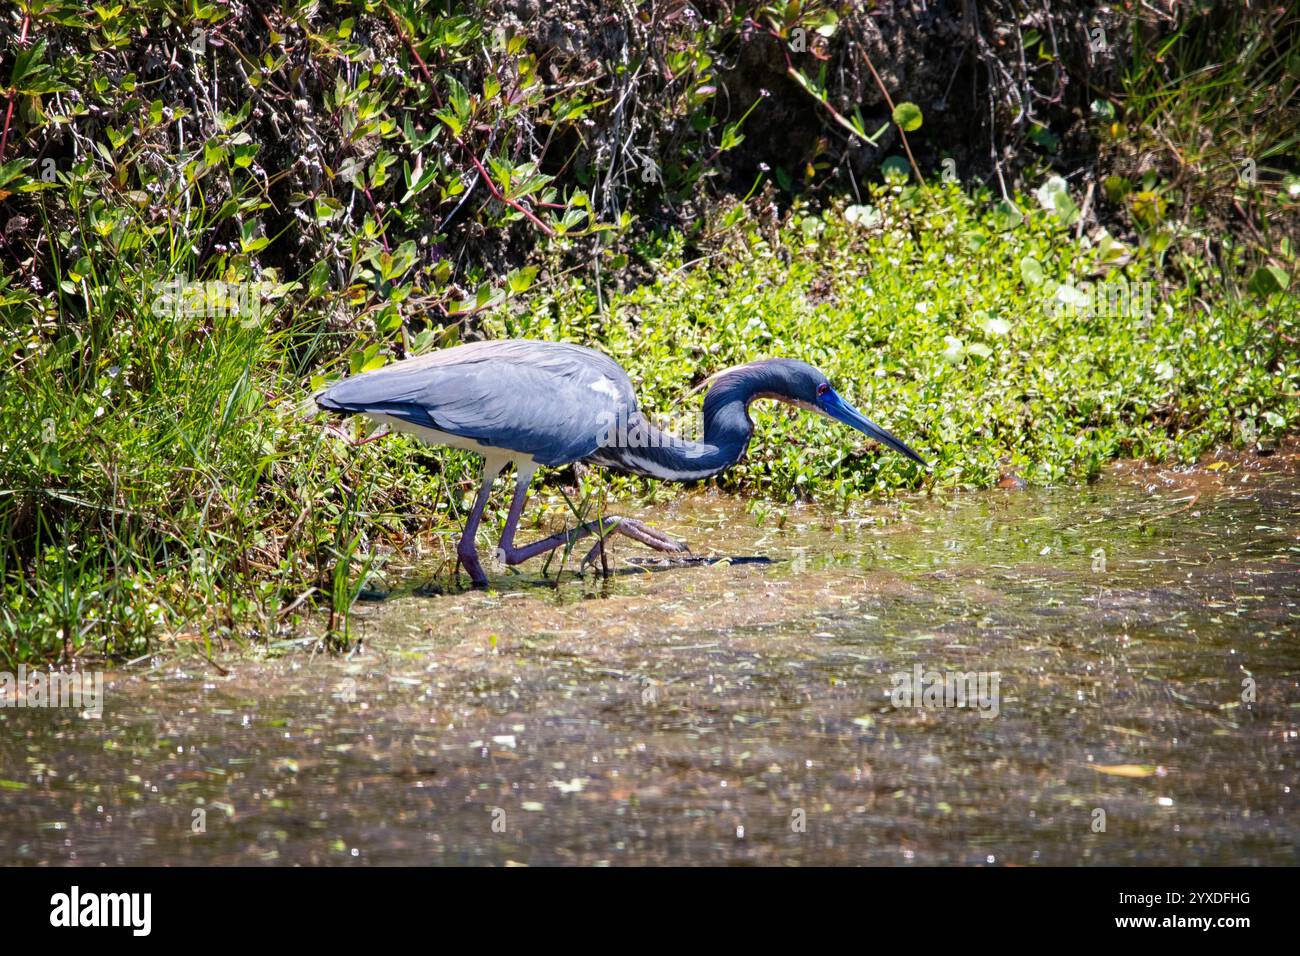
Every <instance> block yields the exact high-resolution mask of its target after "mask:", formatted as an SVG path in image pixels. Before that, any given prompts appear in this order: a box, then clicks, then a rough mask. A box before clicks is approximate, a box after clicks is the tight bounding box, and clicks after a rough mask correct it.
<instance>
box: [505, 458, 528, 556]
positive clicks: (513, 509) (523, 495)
mask: <svg viewBox="0 0 1300 956" xmlns="http://www.w3.org/2000/svg"><path fill="white" fill-rule="evenodd" d="M535 471H537V466H536V465H534V464H531V463H529V464H525V463H523V462H516V463H515V496H514V497H513V498H512V499H511V500H510V513H509V514H508V515H506V526H505V527H504V528H502V529H501V541H500V543H498V545H497V560H498V561H500V562H501V563H502V564H518V563H519V561H511V560H510V557H511V555H512V554H514V553H515V551H516V548H515V528H516V527H517V526H518V525H519V516H520V515H522V514H523V513H524V502H525V501H527V500H528V485H529V484H530V483H531V482H532V480H533V473H534V472H535ZM519 560H520V561H522V560H524V559H523V558H520V559H519Z"/></svg>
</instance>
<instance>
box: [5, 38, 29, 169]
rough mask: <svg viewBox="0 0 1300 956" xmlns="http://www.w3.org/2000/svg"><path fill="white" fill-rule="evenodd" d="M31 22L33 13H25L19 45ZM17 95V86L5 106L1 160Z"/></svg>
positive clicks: (22, 42) (7, 141) (10, 92)
mask: <svg viewBox="0 0 1300 956" xmlns="http://www.w3.org/2000/svg"><path fill="white" fill-rule="evenodd" d="M31 22H32V15H31V14H30V13H24V14H23V29H22V32H21V33H20V34H19V36H18V46H20V47H21V46H22V45H23V44H24V43H26V42H27V27H28V26H29V25H30V24H31ZM17 95H18V89H17V87H15V88H14V89H11V90H10V91H9V105H8V106H7V107H6V108H5V131H4V133H3V134H2V135H0V161H3V160H4V158H5V147H6V146H8V145H9V122H10V120H12V119H13V115H14V97H15V96H17Z"/></svg>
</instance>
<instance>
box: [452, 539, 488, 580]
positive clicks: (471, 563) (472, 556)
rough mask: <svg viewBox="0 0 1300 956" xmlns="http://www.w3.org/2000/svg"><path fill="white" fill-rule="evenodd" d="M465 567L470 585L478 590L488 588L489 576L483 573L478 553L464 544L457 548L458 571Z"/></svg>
mask: <svg viewBox="0 0 1300 956" xmlns="http://www.w3.org/2000/svg"><path fill="white" fill-rule="evenodd" d="M462 565H463V566H464V568H465V572H466V573H467V574H468V575H469V580H470V583H471V584H473V585H474V587H476V588H485V587H487V586H488V576H487V574H486V573H485V572H484V571H483V564H482V562H481V561H479V559H478V552H477V551H475V550H474V548H473V546H472V545H471V546H470V547H468V548H467V547H465V545H464V544H463V543H462V544H460V545H457V547H456V570H457V572H459V571H460V568H461V566H462Z"/></svg>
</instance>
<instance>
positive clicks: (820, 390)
mask: <svg viewBox="0 0 1300 956" xmlns="http://www.w3.org/2000/svg"><path fill="white" fill-rule="evenodd" d="M830 390H831V387H830V385H828V384H827V383H826V382H822V383H821V384H820V385H818V386H817V397H818V398H821V397H822V396H823V395H825V394H826V393H827V392H829V391H830Z"/></svg>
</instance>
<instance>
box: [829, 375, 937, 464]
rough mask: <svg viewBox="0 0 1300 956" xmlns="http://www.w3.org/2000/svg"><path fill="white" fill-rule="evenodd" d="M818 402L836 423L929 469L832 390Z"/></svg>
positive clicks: (919, 458)
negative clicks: (852, 429) (840, 423)
mask: <svg viewBox="0 0 1300 956" xmlns="http://www.w3.org/2000/svg"><path fill="white" fill-rule="evenodd" d="M818 401H819V402H820V404H821V408H822V411H824V412H825V413H826V414H827V415H829V416H831V418H834V419H835V420H836V421H841V422H843V423H844V424H845V425H848V426H850V427H851V428H856V429H857V430H858V431H860V432H862V433H863V434H864V435H869V436H870V437H872V438H874V439H875V440H876V441H878V442H880V444H882V445H884V446H886V447H888V448H892V449H893V450H894V451H896V452H898V453H899V454H902V455H906V456H907V457H908V458H910V459H912V461H914V462H916V463H917V464H919V465H920V466H921V467H922V468H929V467H930V466H929V465H928V464H926V462H925V459H924V458H922V457H921V456H920V455H918V454H917V453H916V452H914V451H912V449H910V448H908V447H907V446H906V445H904V444H903V443H902V442H901V441H899V440H898V439H897V438H895V437H894V436H893V435H891V434H890V433H889V432H887V431H885V430H884V429H883V428H881V427H880V426H879V425H877V424H876V423H875V422H873V421H872V420H871V419H869V418H867V416H866V415H863V414H862V413H861V412H860V411H858V410H857V409H856V408H854V407H853V406H852V405H850V404H849V403H848V402H846V401H845V400H844V399H842V398H840V396H839V395H838V394H836V392H835V390H834V389H831V390H830V391H828V392H827V393H826V394H825V395H823V396H821V398H820V399H818Z"/></svg>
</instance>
